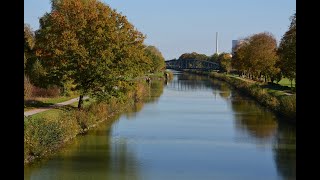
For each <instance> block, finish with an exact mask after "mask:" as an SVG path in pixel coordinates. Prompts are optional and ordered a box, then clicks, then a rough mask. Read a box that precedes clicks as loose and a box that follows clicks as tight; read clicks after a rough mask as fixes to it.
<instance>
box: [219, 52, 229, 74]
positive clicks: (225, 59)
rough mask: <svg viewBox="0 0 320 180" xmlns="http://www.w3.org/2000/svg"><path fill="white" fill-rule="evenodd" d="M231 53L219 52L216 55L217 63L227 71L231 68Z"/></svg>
mask: <svg viewBox="0 0 320 180" xmlns="http://www.w3.org/2000/svg"><path fill="white" fill-rule="evenodd" d="M231 57H232V56H231V54H229V53H221V54H220V55H219V57H218V63H219V65H220V67H221V70H222V71H224V72H227V73H229V72H230V70H231Z"/></svg>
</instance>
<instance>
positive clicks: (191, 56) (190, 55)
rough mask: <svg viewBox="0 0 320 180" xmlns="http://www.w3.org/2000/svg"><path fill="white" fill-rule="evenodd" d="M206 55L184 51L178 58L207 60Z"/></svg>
mask: <svg viewBox="0 0 320 180" xmlns="http://www.w3.org/2000/svg"><path fill="white" fill-rule="evenodd" d="M208 58H209V57H208V56H207V55H205V54H198V53H196V52H192V53H184V54H182V55H181V56H180V57H179V60H182V59H196V60H208Z"/></svg>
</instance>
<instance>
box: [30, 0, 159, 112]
mask: <svg viewBox="0 0 320 180" xmlns="http://www.w3.org/2000/svg"><path fill="white" fill-rule="evenodd" d="M51 5H52V8H51V11H50V12H48V13H46V14H45V15H44V16H43V17H41V18H40V20H39V22H40V28H39V29H38V30H36V31H35V32H34V31H32V30H31V28H30V26H29V25H25V30H24V32H25V37H24V38H25V48H24V52H25V53H24V64H25V76H26V79H28V80H29V84H31V85H33V86H34V87H33V88H34V89H35V87H36V88H42V89H45V90H47V91H52V90H53V89H54V90H55V92H56V93H58V94H60V95H66V96H68V95H69V94H70V92H75V93H77V94H79V95H80V99H79V103H78V107H79V109H81V107H82V102H83V100H82V98H83V96H84V95H89V96H90V97H99V98H102V97H103V98H112V97H121V96H122V95H123V92H124V91H126V88H127V87H129V86H130V81H131V80H132V79H134V78H136V77H141V76H144V75H146V74H149V73H158V72H162V73H163V71H164V70H165V63H164V58H163V57H162V54H161V53H160V51H159V50H158V49H157V48H156V47H154V46H148V45H145V44H144V39H145V35H143V34H142V33H141V32H139V31H138V30H137V29H136V28H135V27H134V25H132V24H131V23H130V22H129V21H128V20H127V18H126V17H125V16H123V15H121V14H120V13H118V12H116V10H114V9H112V8H111V7H109V6H108V5H106V4H104V3H102V2H100V1H98V0H89V1H77V0H68V1H67V0H62V1H57V0H54V1H51ZM29 89H30V88H29ZM29 89H28V88H27V86H25V99H28V96H30V90H29ZM56 89H59V91H57V90H56Z"/></svg>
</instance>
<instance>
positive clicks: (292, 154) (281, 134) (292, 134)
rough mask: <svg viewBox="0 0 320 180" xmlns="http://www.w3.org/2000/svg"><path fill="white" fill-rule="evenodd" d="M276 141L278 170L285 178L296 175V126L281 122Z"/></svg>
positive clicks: (275, 152) (274, 147) (274, 150)
mask: <svg viewBox="0 0 320 180" xmlns="http://www.w3.org/2000/svg"><path fill="white" fill-rule="evenodd" d="M277 132H278V133H277V137H276V141H275V143H274V145H273V152H274V160H275V162H276V165H277V170H278V172H279V174H281V175H282V176H283V177H284V179H288V180H291V179H295V177H296V128H295V126H293V125H290V124H285V123H279V126H278V131H277Z"/></svg>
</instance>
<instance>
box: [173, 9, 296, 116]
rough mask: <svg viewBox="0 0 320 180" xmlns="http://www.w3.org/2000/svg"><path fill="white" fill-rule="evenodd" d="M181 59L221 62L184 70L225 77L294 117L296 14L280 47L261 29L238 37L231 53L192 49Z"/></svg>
mask: <svg viewBox="0 0 320 180" xmlns="http://www.w3.org/2000/svg"><path fill="white" fill-rule="evenodd" d="M184 59H197V60H207V61H212V62H216V63H217V64H219V66H220V68H219V69H218V72H208V71H200V70H184V71H187V72H192V73H197V74H204V75H209V76H210V77H212V78H217V79H220V80H224V81H226V82H228V83H230V84H231V85H233V86H234V87H235V88H237V89H239V90H240V91H241V92H244V93H245V94H247V95H249V96H251V97H252V98H254V99H255V100H257V102H259V103H260V104H261V105H263V106H266V107H268V108H269V109H271V110H272V111H274V112H276V113H277V114H279V115H281V116H283V117H285V118H287V119H290V121H293V122H295V121H296V94H295V91H296V88H295V87H296V14H294V15H293V16H292V17H291V24H290V26H289V30H288V31H287V32H286V33H285V34H284V35H283V37H282V39H281V42H280V45H279V47H277V42H276V39H275V38H274V36H273V35H272V34H271V33H269V32H262V33H258V34H254V35H251V36H248V37H246V38H243V39H240V40H238V44H237V45H236V46H235V47H234V48H233V54H230V53H221V54H214V55H212V56H209V57H208V56H207V57H205V55H201V54H198V53H195V52H193V53H185V54H182V55H181V56H180V57H179V60H184ZM293 81H294V82H293ZM289 84H290V87H289Z"/></svg>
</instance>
